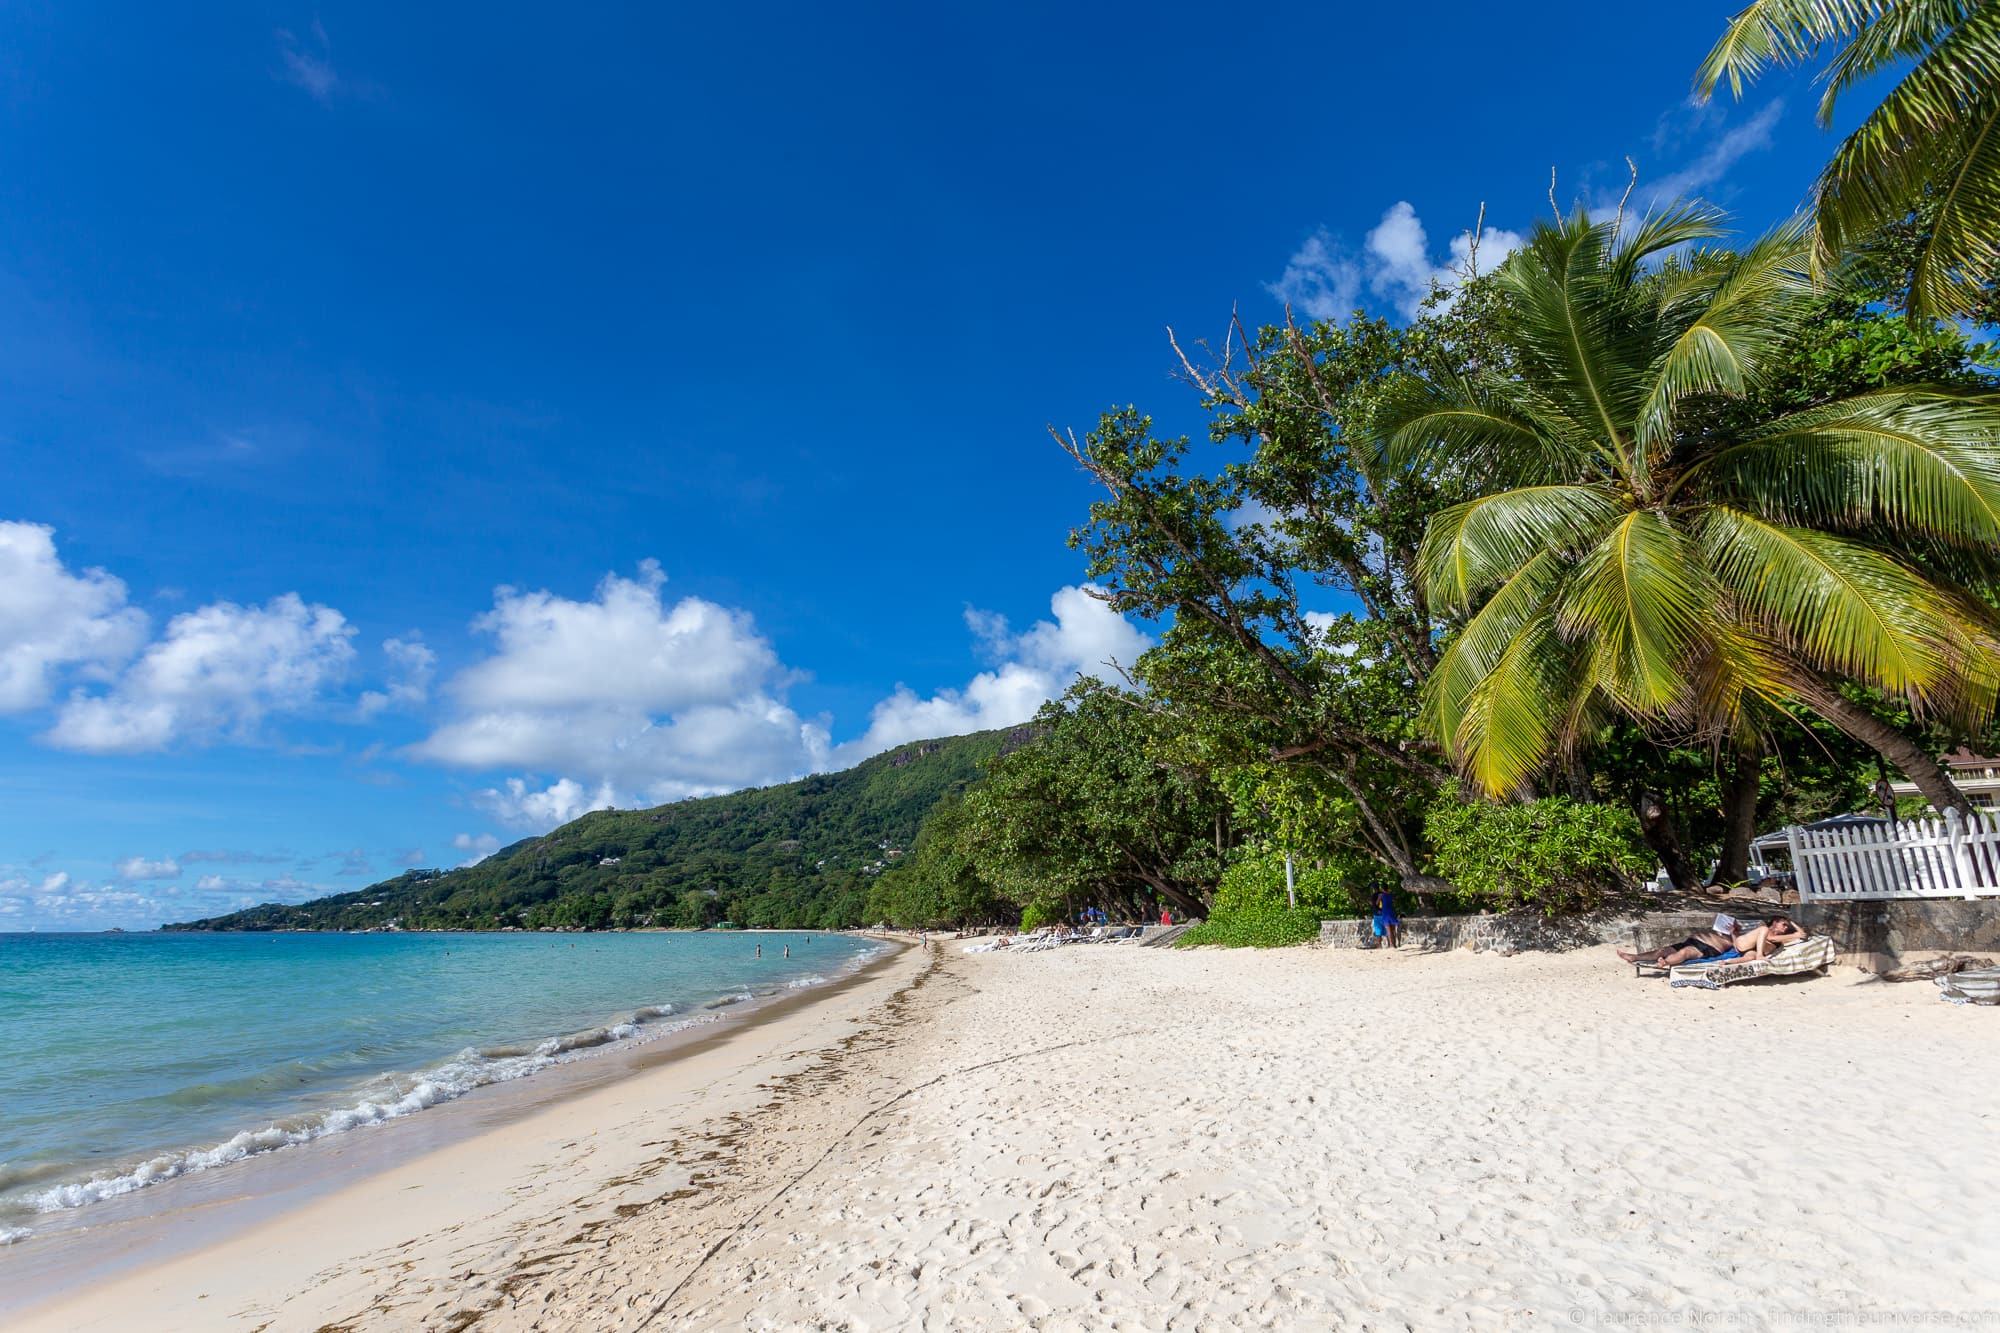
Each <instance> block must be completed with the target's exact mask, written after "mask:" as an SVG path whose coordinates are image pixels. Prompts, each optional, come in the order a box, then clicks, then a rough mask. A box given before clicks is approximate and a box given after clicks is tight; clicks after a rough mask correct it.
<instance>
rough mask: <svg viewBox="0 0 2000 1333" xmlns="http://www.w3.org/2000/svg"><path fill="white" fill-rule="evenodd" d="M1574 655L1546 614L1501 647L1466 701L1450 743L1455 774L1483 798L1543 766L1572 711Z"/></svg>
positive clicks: (1507, 791)
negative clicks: (1461, 775) (1459, 773)
mask: <svg viewBox="0 0 2000 1333" xmlns="http://www.w3.org/2000/svg"><path fill="white" fill-rule="evenodd" d="M1577 675H1578V673H1577V670H1576V651H1575V649H1574V648H1572V647H1571V646H1570V645H1569V644H1566V643H1564V642H1563V640H1562V637H1561V636H1560V635H1558V634H1557V633H1556V629H1555V619H1554V617H1553V616H1551V615H1550V614H1549V613H1547V612H1546V611H1544V612H1542V613H1540V614H1538V615H1536V616H1534V617H1533V618H1531V619H1530V620H1529V621H1528V622H1527V623H1526V624H1524V625H1523V626H1522V627H1521V628H1520V630H1519V631H1518V632H1517V633H1516V634H1515V635H1514V637H1513V638H1512V639H1511V640H1509V641H1508V644H1507V647H1506V650H1505V651H1504V652H1502V653H1501V654H1500V657H1499V660H1498V661H1496V662H1495V663H1494V664H1493V669H1492V670H1491V671H1489V672H1487V674H1486V675H1485V677H1484V678H1483V679H1481V680H1480V682H1479V684H1478V685H1477V686H1476V687H1475V688H1474V689H1473V691H1472V695H1471V697H1470V698H1469V699H1467V701H1466V707H1465V712H1464V717H1463V718H1462V719H1461V721H1460V722H1459V725H1458V728H1457V730H1456V731H1455V732H1454V733H1453V735H1452V738H1451V749H1452V753H1453V756H1454V758H1455V759H1456V760H1457V762H1458V765H1459V769H1460V771H1462V772H1463V773H1464V774H1465V775H1466V776H1467V777H1468V778H1470V779H1471V780H1472V781H1473V782H1474V783H1476V784H1477V785H1478V786H1479V787H1480V788H1481V789H1483V790H1484V791H1485V792H1486V793H1487V794H1488V795H1490V796H1508V795H1512V794H1513V793H1515V792H1517V791H1519V790H1521V789H1522V788H1523V787H1525V786H1526V785H1527V784H1528V783H1529V782H1530V781H1531V780H1533V778H1534V776H1535V775H1536V774H1537V773H1539V772H1540V771H1541V770H1542V769H1543V768H1544V767H1545V766H1546V765H1547V764H1548V761H1549V759H1550V757H1551V756H1552V755H1553V754H1554V753H1555V751H1556V748H1557V746H1558V744H1559V742H1560V740H1561V737H1562V735H1563V732H1564V724H1565V723H1566V722H1567V720H1568V718H1569V716H1570V714H1571V713H1572V712H1573V711H1574V707H1575V703H1576V700H1575V698H1574V696H1575V694H1576V693H1577V688H1576V681H1577Z"/></svg>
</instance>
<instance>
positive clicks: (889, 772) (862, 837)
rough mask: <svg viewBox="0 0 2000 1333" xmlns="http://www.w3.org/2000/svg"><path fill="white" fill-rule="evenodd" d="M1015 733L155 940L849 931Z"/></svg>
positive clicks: (574, 834) (582, 827)
mask: <svg viewBox="0 0 2000 1333" xmlns="http://www.w3.org/2000/svg"><path fill="white" fill-rule="evenodd" d="M1026 734H1027V732H1026V729H1025V728H1022V729H1017V730H1016V731H1014V732H998V731H990V732H981V733H978V734H975V735H971V736H956V737H952V738H951V739H948V740H936V741H919V742H916V743H914V744H910V745H905V746H902V747H901V748H899V749H895V750H891V751H889V752H888V753H886V754H881V755H877V756H876V757H875V758H873V759H870V760H868V761H866V762H865V763H862V764H860V765H857V766H856V767H854V768H851V769H848V770H847V771H845V772H842V773H826V774H818V775H815V776H813V777H809V778H805V779H802V780H800V781H798V782H788V783H784V784H782V785H780V786H776V787H762V788H758V789H755V790H751V791H740V792H732V793H731V794H729V795H727V796H711V797H704V798H700V799H695V800H687V801H680V802H677V803H675V804H673V805H663V806H658V807H655V808H653V809H650V810H598V811H593V812H592V813H590V814H587V815H585V816H583V817H582V818H581V819H578V820H575V821H574V822H572V823H568V824H565V825H563V826H562V827H561V828H559V829H556V830H554V831H553V832H551V833H546V834H544V835H542V836H541V837H538V838H526V839H523V840H522V841H520V842H517V843H514V844H513V845H512V846H509V847H503V848H501V849H500V850H499V851H497V852H495V853H494V854H493V855H492V856H489V857H487V858H486V859H485V860H484V861H481V862H480V863H479V864H478V865H475V866H467V867H464V868H462V869H458V870H445V871H437V870H412V871H408V872H406V873H405V874H402V875H399V876H397V877H396V878H395V879H391V880H385V881H383V882H382V883H380V884H375V885H371V886H370V887H368V888H366V889H362V890H360V891H358V892H355V893H343V894H337V895H335V896H334V897H331V898H321V899H318V900H316V901H314V902H308V903H300V904H297V905H285V904H278V903H267V904H264V905H263V906H260V907H252V908H249V909H247V910H245V911H241V912H234V913H231V914H230V915H228V916H221V917H213V918H210V919H207V920H203V921H191V922H183V923H179V924H176V925H169V926H167V927H165V929H168V930H361V929H367V928H369V927H374V926H386V925H389V924H390V923H392V922H393V923H396V924H398V925H400V926H402V927H403V928H405V929H409V930H426V929H428V930H441V929H458V930H466V929H498V928H502V927H506V926H518V927H523V928H526V929H536V928H539V927H541V926H579V927H606V926H643V925H658V926H713V925H717V924H720V923H722V922H724V921H731V922H735V923H736V924H738V925H746V926H799V927H817V928H820V929H831V928H834V927H839V926H853V925H860V924H862V923H863V920H864V916H865V913H866V908H867V898H868V891H869V889H870V888H871V887H872V886H873V885H874V884H875V883H876V881H877V879H878V877H879V876H881V875H883V874H892V875H893V874H894V873H895V872H896V870H897V869H898V868H899V866H900V863H901V861H902V860H903V859H904V856H905V855H906V853H907V851H908V849H909V848H910V846H911V844H912V842H913V841H914V840H915V838H916V834H917V828H918V826H919V825H921V824H922V823H923V821H924V817H925V816H926V815H927V814H929V813H930V811H931V809H932V807H933V806H935V805H936V804H937V803H938V802H939V801H941V800H943V799H945V798H947V797H953V796H957V795H960V794H962V793H963V792H964V791H965V790H966V789H967V788H968V787H969V786H970V785H971V784H972V783H973V782H975V781H976V780H977V779H978V778H979V776H980V774H981V772H982V770H983V768H984V766H985V764H986V763H987V762H988V761H989V760H991V759H993V758H994V757H996V756H997V755H999V754H1001V753H1002V752H1003V751H1004V750H1006V749H1007V748H1009V747H1010V746H1011V745H1013V744H1018V743H1019V741H1020V740H1022V739H1025V737H1026Z"/></svg>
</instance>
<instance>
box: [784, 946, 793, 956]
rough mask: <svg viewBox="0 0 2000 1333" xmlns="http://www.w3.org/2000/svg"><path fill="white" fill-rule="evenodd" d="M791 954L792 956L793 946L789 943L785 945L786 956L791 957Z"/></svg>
mask: <svg viewBox="0 0 2000 1333" xmlns="http://www.w3.org/2000/svg"><path fill="white" fill-rule="evenodd" d="M791 956H792V946H791V945H789V944H787V945H786V946H785V957H787V958H790V957H791Z"/></svg>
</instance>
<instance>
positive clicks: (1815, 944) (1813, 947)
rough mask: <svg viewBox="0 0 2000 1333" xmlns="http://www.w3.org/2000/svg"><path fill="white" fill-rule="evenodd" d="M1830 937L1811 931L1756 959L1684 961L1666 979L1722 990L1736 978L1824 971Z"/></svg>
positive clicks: (1828, 961)
mask: <svg viewBox="0 0 2000 1333" xmlns="http://www.w3.org/2000/svg"><path fill="white" fill-rule="evenodd" d="M1833 955H1834V947H1833V938H1832V937H1831V936H1829V935H1813V936H1810V937H1808V938H1806V939H1802V940H1800V941H1798V942H1797V943H1795V944H1787V945H1786V946H1785V947H1784V948H1782V949H1780V950H1778V951H1777V952H1776V953H1774V954H1772V955H1771V956H1770V957H1769V958H1760V959H1758V960H1757V961H1756V962H1754V963H1753V962H1750V961H1748V960H1746V959H1742V958H1735V959H1728V960H1722V959H1715V960H1712V961H1709V962H1705V963H1683V964H1681V965H1680V966H1679V967H1677V968H1675V969H1673V970H1672V971H1671V972H1669V973H1667V981H1668V984H1669V985H1673V986H1698V987H1700V988H1701V989H1703V990H1721V989H1722V988H1723V987H1724V986H1728V985H1733V984H1734V983H1736V982H1738V981H1754V980H1756V979H1757V978H1758V977H1795V976H1799V975H1800V974H1802V973H1806V972H1822V973H1823V972H1825V971H1826V970H1827V969H1828V968H1829V967H1832V966H1833Z"/></svg>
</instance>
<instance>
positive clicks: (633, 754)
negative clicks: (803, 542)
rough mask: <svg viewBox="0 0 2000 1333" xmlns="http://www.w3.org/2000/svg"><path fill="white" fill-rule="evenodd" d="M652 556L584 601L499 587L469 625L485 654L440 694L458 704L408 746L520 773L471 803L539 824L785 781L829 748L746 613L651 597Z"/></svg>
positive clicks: (527, 824) (657, 586)
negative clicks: (795, 703) (485, 638)
mask: <svg viewBox="0 0 2000 1333" xmlns="http://www.w3.org/2000/svg"><path fill="white" fill-rule="evenodd" d="M665 582H666V580H665V576H664V575H663V574H662V573H661V572H660V568H659V566H658V564H656V563H654V562H652V561H647V562H645V563H644V564H643V565H641V566H640V569H639V575H638V577H637V578H623V577H620V576H618V575H615V574H614V575H610V576H607V577H606V578H605V579H604V580H603V581H602V582H600V583H599V584H598V585H597V589H596V591H595V593H594V594H593V595H592V597H591V598H590V599H589V600H588V601H577V600H573V599H570V598H566V597H561V596H558V595H556V594H555V593H551V592H546V591H543V592H523V591H521V590H519V589H515V588H501V589H499V590H498V591H497V592H496V593H495V594H494V604H493V610H492V611H490V612H488V613H487V614H486V615H484V616H481V617H480V618H479V619H478V620H477V621H475V622H474V627H475V628H476V629H479V630H481V631H483V632H485V633H488V634H490V635H492V636H493V638H494V641H495V646H494V651H493V652H492V654H491V655H490V656H488V657H486V658H484V659H483V660H481V661H479V662H477V663H475V664H473V665H472V666H470V667H468V668H467V669H466V670H464V671H462V672H460V673H459V674H458V675H457V676H456V677H455V678H453V679H452V680H451V682H450V683H449V685H448V686H447V689H446V693H447V694H448V695H449V696H450V698H451V700H452V702H453V704H454V705H455V707H456V711H457V715H456V716H455V717H453V718H451V719H450V720H448V721H446V722H445V723H444V724H443V725H442V726H440V727H438V728H437V729H436V730H435V731H433V732H432V733H431V735H430V736H428V737H427V738H425V739H424V740H423V741H421V742H419V743H418V744H417V745H415V746H413V747H412V748H411V751H410V753H411V754H413V755H414V756H415V757H417V758H420V759H427V760H431V761H433V762H437V763H443V764H449V765H452V766H455V767H460V768H468V769H485V770H492V769H509V768H511V769H515V770H526V771H528V772H531V773H541V774H548V775H553V776H554V779H555V780H554V781H552V782H548V783H547V784H546V785H544V784H543V783H541V782H537V781H535V780H533V779H530V778H526V777H520V778H514V779H511V780H509V781H508V782H506V783H504V784H502V785H499V786H496V787H491V788H487V789H485V790H483V791H481V792H480V793H479V794H478V796H477V797H476V800H477V803H478V804H479V805H480V806H481V807H482V808H483V809H485V810H487V811H488V812H489V813H491V814H493V815H494V816H495V817H496V818H498V819H501V820H503V821H505V822H506V823H508V824H510V825H513V826H515V827H519V828H548V827H552V826H553V825H555V824H559V823H562V822H564V821H566V820H568V819H573V818H575V817H576V816H577V815H579V814H581V813H583V812H584V811H586V810H592V809H599V808H602V807H604V806H608V805H613V804H617V803H619V801H620V797H621V794H623V796H624V798H625V799H626V800H629V801H632V802H638V801H667V800H674V799H677V798H679V797H682V796H692V795H702V794H706V793H710V792H718V791H728V790H732V789H734V788H737V787H743V786H748V785H751V784H755V783H762V782H771V781H776V780H779V779H782V778H787V777H793V776H796V775H798V774H800V773H804V772H807V771H809V770H811V769H812V768H815V767H817V766H819V764H820V762H821V761H822V760H823V759H824V758H825V756H826V754H827V749H828V746H827V736H826V729H825V727H824V726H823V725H822V724H820V723H816V722H809V721H807V720H805V719H802V718H800V717H799V716H798V714H797V713H795V712H793V711H792V709H791V707H790V706H789V705H788V704H787V703H786V702H785V701H784V691H785V689H786V687H787V686H788V685H789V684H790V683H791V681H792V679H793V677H792V674H791V673H790V672H788V671H786V670H785V669H784V667H783V666H782V664H781V663H780V662H779V661H778V655H777V653H776V651H775V650H773V648H772V647H771V644H770V642H769V641H768V640H766V639H765V638H764V637H763V635H762V634H760V633H759V632H758V631H757V628H756V625H755V623H754V622H753V621H752V620H751V618H750V616H749V615H748V614H746V613H744V612H742V611H737V610H732V609H730V608H728V607H724V606H720V605H717V604H716V603H714V602H710V601H707V600H705V599H703V598H699V597H685V598H682V599H681V600H679V601H677V602H674V603H672V604H671V605H670V604H668V603H667V602H665V601H664V600H663V599H662V597H661V588H662V586H663V585H664V584H665Z"/></svg>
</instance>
